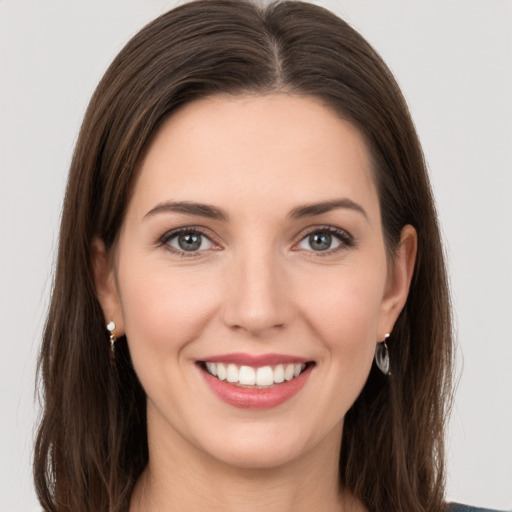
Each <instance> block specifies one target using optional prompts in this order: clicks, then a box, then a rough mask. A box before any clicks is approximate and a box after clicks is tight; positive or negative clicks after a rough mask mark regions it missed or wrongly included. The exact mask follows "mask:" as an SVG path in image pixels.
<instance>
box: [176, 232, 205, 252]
mask: <svg viewBox="0 0 512 512" xmlns="http://www.w3.org/2000/svg"><path fill="white" fill-rule="evenodd" d="M178 244H179V246H180V248H181V249H183V250H184V251H196V250H197V249H199V247H201V237H200V236H199V235H195V234H193V233H187V234H186V235H180V236H179V237H178Z"/></svg>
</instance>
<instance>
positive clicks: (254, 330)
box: [224, 251, 291, 337]
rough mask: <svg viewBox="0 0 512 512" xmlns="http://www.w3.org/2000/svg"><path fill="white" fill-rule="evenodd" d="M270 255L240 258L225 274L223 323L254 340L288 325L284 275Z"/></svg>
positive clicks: (259, 252) (253, 253) (236, 259)
mask: <svg viewBox="0 0 512 512" xmlns="http://www.w3.org/2000/svg"><path fill="white" fill-rule="evenodd" d="M277 260H278V258H276V257H275V256H274V255H272V253H271V251H257V252H256V251H255V252H252V253H251V254H250V255H245V256H244V255H239V257H236V258H235V261H234V262H232V263H233V264H232V265H231V267H230V270H229V271H228V279H227V287H226V301H225V305H224V322H225V323H226V324H227V325H228V326H229V327H230V328H231V329H236V330H240V331H245V332H247V333H248V334H250V335H252V336H255V337H264V336H267V335H270V334H271V333H273V332H276V331H278V330H280V329H282V328H283V327H284V326H285V325H286V324H287V323H288V321H289V318H290V314H291V307H290V303H289V301H288V300H287V294H286V290H285V288H286V283H285V275H284V272H283V271H282V269H281V266H280V265H279V262H278V261H277Z"/></svg>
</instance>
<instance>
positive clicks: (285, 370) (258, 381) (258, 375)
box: [205, 361, 306, 387]
mask: <svg viewBox="0 0 512 512" xmlns="http://www.w3.org/2000/svg"><path fill="white" fill-rule="evenodd" d="M205 366H206V370H207V371H208V373H210V374H211V375H213V376H215V377H217V378H218V379H219V380H227V381H228V382H231V383H233V384H240V385H242V386H254V385H256V386H261V387H265V386H272V385H273V384H281V383H282V382H284V381H290V380H292V379H293V378H295V377H298V376H299V375H300V374H301V373H302V371H303V370H304V369H305V368H306V365H305V364H287V365H283V364H278V365H277V366H275V367H271V366H262V367H260V368H253V367H252V366H241V367H238V366H237V365H235V364H232V363H230V364H225V363H212V362H210V361H208V362H206V363H205Z"/></svg>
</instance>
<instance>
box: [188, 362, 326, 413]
mask: <svg viewBox="0 0 512 512" xmlns="http://www.w3.org/2000/svg"><path fill="white" fill-rule="evenodd" d="M315 364H316V363H315V362H314V361H307V360H305V359H302V358H296V357H287V356H278V355H270V356H260V357H253V356H248V355H246V354H243V355H240V354H231V355H226V356H219V357H211V358H206V359H205V360H203V361H197V366H198V368H199V369H200V372H201V374H202V375H203V378H204V381H205V382H206V384H207V386H208V387H209V388H210V390H211V391H212V392H213V393H214V395H216V396H217V397H218V398H220V399H221V400H222V401H223V402H225V403H227V404H228V405H231V406H234V407H237V408H241V409H269V408H273V407H277V406H278V405H280V404H282V403H284V402H286V401H288V400H289V399H291V398H292V397H294V396H295V395H297V394H298V393H299V391H300V390H301V389H302V388H303V387H304V385H305V384H306V382H307V381H308V379H309V376H310V375H311V373H312V369H313V367H314V366H315Z"/></svg>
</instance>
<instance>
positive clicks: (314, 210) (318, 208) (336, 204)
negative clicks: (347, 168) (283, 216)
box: [288, 199, 368, 220]
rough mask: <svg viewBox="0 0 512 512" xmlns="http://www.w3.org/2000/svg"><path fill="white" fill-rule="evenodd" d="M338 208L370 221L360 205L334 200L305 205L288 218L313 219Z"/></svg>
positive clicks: (343, 200) (348, 201) (349, 200)
mask: <svg viewBox="0 0 512 512" xmlns="http://www.w3.org/2000/svg"><path fill="white" fill-rule="evenodd" d="M337 208H346V209H348V210H354V211H356V212H359V213H361V214H362V215H363V217H364V218H365V219H366V220H368V214H367V213H366V211H365V209H364V208H363V207H362V206H361V205H360V204H358V203H355V202H354V201H352V200H351V199H334V200H332V201H323V202H321V203H311V204H305V205H303V206H298V207H297V208H294V209H293V210H292V211H291V212H290V213H289V214H288V216H289V217H291V218H292V219H301V218H303V217H313V216H315V215H321V214H322V213H327V212H330V211H331V210H335V209H337Z"/></svg>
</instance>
